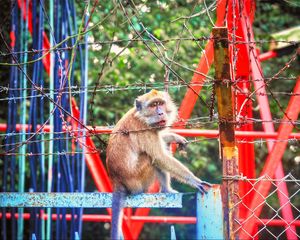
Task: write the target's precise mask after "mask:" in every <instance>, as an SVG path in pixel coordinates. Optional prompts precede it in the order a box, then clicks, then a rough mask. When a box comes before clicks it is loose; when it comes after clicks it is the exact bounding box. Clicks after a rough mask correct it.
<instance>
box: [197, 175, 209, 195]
mask: <svg viewBox="0 0 300 240" xmlns="http://www.w3.org/2000/svg"><path fill="white" fill-rule="evenodd" d="M195 187H196V188H197V189H198V190H199V192H200V193H201V194H204V193H207V190H206V189H207V188H210V187H212V185H211V184H210V183H208V182H205V181H201V180H200V179H199V178H197V180H196V182H195Z"/></svg>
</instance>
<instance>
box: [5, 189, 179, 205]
mask: <svg viewBox="0 0 300 240" xmlns="http://www.w3.org/2000/svg"><path fill="white" fill-rule="evenodd" d="M111 200H112V194H111V193H37V192H35V193H10V192H6V193H0V207H56V208H57V207H58V208H61V207H63V208H74V207H75V208H77V207H78V208H79V207H80V208H81V207H82V208H109V207H111ZM125 207H135V208H144V207H149V208H181V207H182V194H181V193H156V194H146V193H145V194H137V195H130V196H128V197H127V199H126V202H125Z"/></svg>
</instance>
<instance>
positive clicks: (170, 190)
mask: <svg viewBox="0 0 300 240" xmlns="http://www.w3.org/2000/svg"><path fill="white" fill-rule="evenodd" d="M160 192H162V193H179V192H178V191H176V190H175V189H173V188H168V189H162V190H161V191H160Z"/></svg>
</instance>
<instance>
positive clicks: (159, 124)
mask: <svg viewBox="0 0 300 240" xmlns="http://www.w3.org/2000/svg"><path fill="white" fill-rule="evenodd" d="M166 124H167V121H166V120H161V121H159V122H158V123H157V125H158V126H159V127H165V126H166Z"/></svg>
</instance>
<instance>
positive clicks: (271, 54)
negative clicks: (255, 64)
mask: <svg viewBox="0 0 300 240" xmlns="http://www.w3.org/2000/svg"><path fill="white" fill-rule="evenodd" d="M275 57H277V53H276V52H275V51H269V52H265V53H261V54H260V55H258V59H259V61H266V60H268V59H271V58H275Z"/></svg>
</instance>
